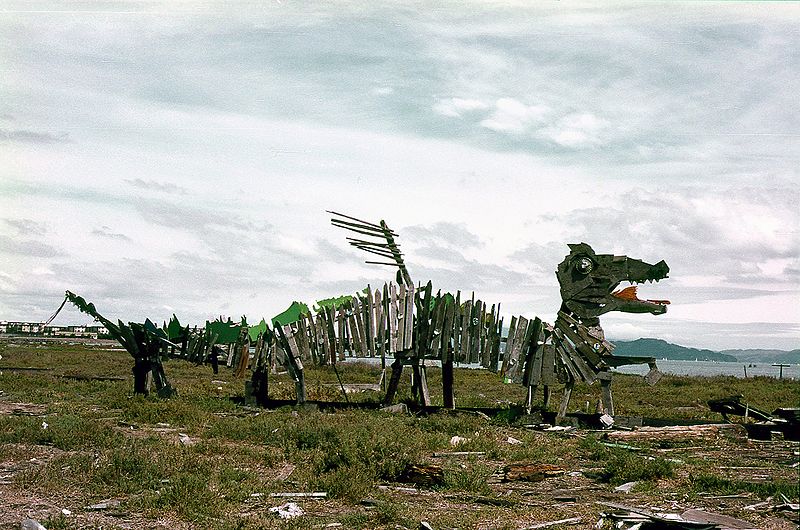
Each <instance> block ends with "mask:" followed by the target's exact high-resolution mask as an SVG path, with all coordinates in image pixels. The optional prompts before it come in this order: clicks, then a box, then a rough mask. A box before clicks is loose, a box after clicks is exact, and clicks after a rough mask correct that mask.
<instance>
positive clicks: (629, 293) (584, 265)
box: [329, 212, 669, 418]
mask: <svg viewBox="0 0 800 530" xmlns="http://www.w3.org/2000/svg"><path fill="white" fill-rule="evenodd" d="M329 213H331V214H333V215H335V216H336V217H334V218H333V219H331V221H332V223H333V225H334V226H336V227H339V228H344V229H347V230H350V231H354V232H356V233H359V234H361V235H362V238H361V239H353V238H348V240H349V242H350V244H351V245H353V246H354V247H356V248H358V249H360V250H363V251H366V252H369V253H371V254H377V255H379V256H381V257H383V258H386V259H387V260H388V261H384V262H374V261H367V263H374V264H379V265H388V266H396V267H397V269H398V273H397V277H398V278H397V279H398V282H401V281H402V282H404V283H406V284H409V285H413V284H412V283H411V281H410V276H409V274H408V270H407V268H406V266H405V263H404V261H403V256H402V253H401V252H400V250H399V246H398V244H397V243H396V241H395V238H396V237H397V234H396V233H395V232H393V231H392V230H391V229H389V227H388V226H387V225H386V223H385V222H384V221H380V223H379V224H375V223H369V222H366V221H362V220H360V219H356V218H354V217H349V216H346V215H343V214H339V213H336V212H329ZM363 236H372V239H364V238H363ZM568 246H569V249H570V254H569V255H568V256H566V257H565V258H564V261H562V262H561V263H560V264H559V265H558V269H557V271H556V276H557V278H558V282H559V285H560V288H561V298H562V304H561V308H560V310H559V311H558V315H557V318H556V321H555V323H554V325H548V324H545V323H543V322H542V321H541V320H540V319H538V318H537V319H534V320H533V321H532V322H531V324H530V325H529V326H527V328H526V329H527V331H526V332H525V333H524V334H523V337H522V343H523V344H522V346H521V348H519V350H521V352H520V353H521V355H519V357H515V356H514V355H513V352H512V355H511V356H509V345H510V342H511V338H512V337H511V334H509V338H508V340H507V344H506V352H505V355H504V361H503V366H502V369H500V371H501V372H502V373H503V375H504V376H505V377H506V378H508V379H510V380H513V381H514V382H520V383H522V384H523V385H524V386H526V387H527V388H528V395H527V403H526V407H527V410H528V411H530V409H531V404H532V400H533V396H534V394H535V392H536V389H537V388H538V386H540V385H541V386H542V387H543V390H544V406H545V408H547V406H548V404H549V400H550V390H551V387H552V385H554V384H556V383H561V384H564V395H563V399H562V401H561V406H560V407H559V411H558V417H559V418H562V417H563V416H564V415H565V414H566V411H567V407H568V406H569V400H570V396H571V393H572V389H573V387H574V386H575V383H576V382H585V383H587V384H592V383H594V382H595V381H598V380H599V381H600V384H601V387H602V404H603V411H604V412H605V413H607V414H609V415H611V416H613V415H614V404H613V399H612V396H611V378H612V375H611V371H610V370H611V369H612V368H616V367H619V366H624V365H629V364H648V365H649V366H650V372H649V373H648V374H647V375H646V376H645V379H646V380H647V381H648V383H650V384H651V385H652V384H655V383H656V382H657V381H658V380H659V379H660V378H661V374H660V372H659V371H658V369H657V367H656V362H655V359H654V358H652V357H628V356H625V357H617V356H615V355H614V354H613V353H612V352H613V349H614V346H613V344H611V343H610V342H608V341H607V340H606V339H605V334H604V332H603V328H602V327H601V326H600V320H599V317H600V316H601V315H603V314H605V313H608V312H610V311H620V312H624V313H650V314H653V315H661V314H664V313H666V311H667V305H669V301H667V300H640V299H639V298H638V297H637V284H638V283H641V282H658V281H660V280H662V279H664V278H667V275H668V273H669V267H668V266H667V264H666V263H665V262H664V261H663V260H662V261H660V262H658V263H656V264H655V265H651V264H649V263H646V262H644V261H641V260H638V259H634V258H629V257H627V256H615V255H611V254H597V253H596V252H595V251H594V250H593V249H592V247H590V246H589V245H587V244H586V243H580V244H570V245H568ZM622 282H630V283H632V284H633V285H631V286H629V287H626V288H623V289H618V287H619V286H620V284H621V283H622ZM428 289H430V287H428ZM418 296H419V295H418ZM416 305H417V307H418V308H419V307H420V306H421V305H422V306H423V307H424V304H420V303H419V301H418V302H417V304H416ZM423 313H424V311H419V312H418V314H417V315H415V320H414V336H415V337H417V335H418V333H417V330H418V329H419V328H423V329H424V328H430V327H431V326H432V325H433V322H432V321H431V320H432V319H431V320H429V319H430V317H429V316H428V317H425V316H423ZM512 326H513V324H512ZM415 340H416V339H415ZM516 347H517V346H515V348H516ZM415 351H417V352H418V351H419V348H417V350H415ZM446 351H447V348H446V347H443V348H441V352H442V353H441V354H440V358H441V357H442V356H445V355H446V353H445V352H446ZM405 355H407V354H406V353H405V352H397V353H396V360H395V363H394V364H393V365H392V368H393V374H392V381H391V383H394V387H393V386H392V384H390V389H389V391H388V392H387V396H386V400H390V399H391V397H392V396H393V390H394V388H396V380H397V379H398V378H399V375H400V374H399V371H400V370H402V367H401V364H402V362H401V361H402V359H401V358H402V357H403V356H405ZM423 358H424V356H423ZM441 360H442V361H443V362H442V367H443V370H444V371H445V372H444V373H443V378H447V377H450V378H452V374H450V375H449V376H448V374H447V372H448V371H449V370H451V369H452V368H450V367H448V366H447V363H446V362H444V361H445V360H444V359H443V358H441ZM447 394H448V391H447V390H445V402H446V403H447V402H448V401H449V402H452V397H451V398H450V399H448V395H447Z"/></svg>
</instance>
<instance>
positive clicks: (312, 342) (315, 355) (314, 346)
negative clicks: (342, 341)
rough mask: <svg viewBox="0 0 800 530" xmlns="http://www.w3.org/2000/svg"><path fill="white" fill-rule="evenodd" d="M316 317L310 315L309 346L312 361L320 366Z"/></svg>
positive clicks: (308, 320)
mask: <svg viewBox="0 0 800 530" xmlns="http://www.w3.org/2000/svg"><path fill="white" fill-rule="evenodd" d="M316 321H317V319H316V316H315V315H308V319H307V322H308V345H309V347H310V348H311V360H312V361H313V363H314V365H316V366H319V365H320V364H322V363H321V362H320V358H319V342H318V341H317V325H316Z"/></svg>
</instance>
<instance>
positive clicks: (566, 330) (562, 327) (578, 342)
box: [556, 316, 600, 368]
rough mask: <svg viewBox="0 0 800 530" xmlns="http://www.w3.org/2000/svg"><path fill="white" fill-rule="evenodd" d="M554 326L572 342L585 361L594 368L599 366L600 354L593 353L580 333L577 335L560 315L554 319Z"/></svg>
mask: <svg viewBox="0 0 800 530" xmlns="http://www.w3.org/2000/svg"><path fill="white" fill-rule="evenodd" d="M556 327H557V328H558V330H559V331H560V332H561V333H563V335H564V336H565V337H566V338H567V340H569V341H570V342H571V343H572V344H573V346H574V347H575V349H577V350H578V351H579V352H580V353H581V355H583V357H584V360H585V361H586V362H588V363H590V364H591V365H592V366H594V367H595V368H597V367H599V365H600V355H598V354H597V353H595V351H594V350H593V349H592V347H591V346H590V345H589V344H587V343H586V341H585V340H584V339H583V338H582V337H581V336H580V335H578V333H577V332H576V331H575V329H573V328H572V327H571V326H570V325H569V324H568V323H567V322H565V321H563V320H561V317H560V316H559V320H556Z"/></svg>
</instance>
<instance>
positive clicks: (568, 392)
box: [556, 377, 575, 423]
mask: <svg viewBox="0 0 800 530" xmlns="http://www.w3.org/2000/svg"><path fill="white" fill-rule="evenodd" d="M574 386H575V379H573V378H571V377H570V379H569V381H567V384H566V385H564V397H562V398H561V406H560V407H558V414H557V415H556V423H558V421H559V420H563V419H564V416H566V415H567V407H569V398H570V397H572V388H573V387H574Z"/></svg>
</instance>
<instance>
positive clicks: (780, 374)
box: [772, 364, 790, 379]
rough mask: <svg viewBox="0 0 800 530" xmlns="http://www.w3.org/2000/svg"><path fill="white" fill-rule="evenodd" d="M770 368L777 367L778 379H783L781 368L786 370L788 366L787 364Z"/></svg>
mask: <svg viewBox="0 0 800 530" xmlns="http://www.w3.org/2000/svg"><path fill="white" fill-rule="evenodd" d="M772 366H777V367H778V369H779V370H780V372H778V373H779V375H778V379H783V368H784V367H786V368H788V367H789V366H790V365H788V364H773V365H772Z"/></svg>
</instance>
